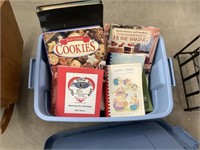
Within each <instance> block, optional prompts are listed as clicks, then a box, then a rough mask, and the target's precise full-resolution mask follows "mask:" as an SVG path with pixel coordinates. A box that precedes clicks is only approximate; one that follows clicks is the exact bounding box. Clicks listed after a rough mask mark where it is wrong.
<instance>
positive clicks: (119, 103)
mask: <svg viewBox="0 0 200 150" xmlns="http://www.w3.org/2000/svg"><path fill="white" fill-rule="evenodd" d="M107 76H108V77H107V82H108V84H107V89H106V91H107V93H106V100H105V104H106V116H108V117H120V116H139V115H145V108H144V99H143V87H142V64H141V63H132V64H117V65H107Z"/></svg>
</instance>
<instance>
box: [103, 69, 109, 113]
mask: <svg viewBox="0 0 200 150" xmlns="http://www.w3.org/2000/svg"><path fill="white" fill-rule="evenodd" d="M105 71H106V83H105V88H104V89H105V114H106V117H110V97H109V81H108V66H106V69H105Z"/></svg>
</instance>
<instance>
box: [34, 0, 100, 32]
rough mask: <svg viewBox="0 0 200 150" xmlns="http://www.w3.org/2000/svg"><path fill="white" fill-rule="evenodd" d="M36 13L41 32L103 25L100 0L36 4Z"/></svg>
mask: <svg viewBox="0 0 200 150" xmlns="http://www.w3.org/2000/svg"><path fill="white" fill-rule="evenodd" d="M36 13H37V15H38V18H39V21H40V26H41V28H42V31H43V32H47V31H54V30H61V29H69V28H76V27H82V26H91V25H100V26H103V4H102V2H101V0H78V1H76V0H75V1H73V0H71V1H68V2H66V3H60V4H52V5H44V6H37V8H36Z"/></svg>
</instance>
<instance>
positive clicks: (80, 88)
mask: <svg viewBox="0 0 200 150" xmlns="http://www.w3.org/2000/svg"><path fill="white" fill-rule="evenodd" d="M103 74H104V71H103V70H101V69H92V68H73V67H67V66H58V77H57V80H58V81H57V96H56V106H55V108H56V111H55V115H56V116H68V117H99V116H100V105H101V97H102V84H103Z"/></svg>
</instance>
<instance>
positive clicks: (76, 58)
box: [43, 26, 105, 68]
mask: <svg viewBox="0 0 200 150" xmlns="http://www.w3.org/2000/svg"><path fill="white" fill-rule="evenodd" d="M43 39H44V43H45V47H46V52H47V56H48V60H49V64H50V65H51V67H52V66H56V65H64V66H72V67H84V68H102V67H103V66H105V48H104V39H103V29H102V28H101V27H99V26H93V27H85V28H79V29H70V30H62V31H54V32H45V33H43Z"/></svg>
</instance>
